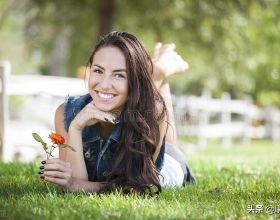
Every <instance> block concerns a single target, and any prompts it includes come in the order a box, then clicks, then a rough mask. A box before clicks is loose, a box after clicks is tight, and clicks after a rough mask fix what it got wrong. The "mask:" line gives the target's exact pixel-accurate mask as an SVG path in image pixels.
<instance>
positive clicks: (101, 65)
mask: <svg viewBox="0 0 280 220" xmlns="http://www.w3.org/2000/svg"><path fill="white" fill-rule="evenodd" d="M88 87H89V93H90V95H91V97H92V99H93V101H94V104H95V106H96V107H97V108H98V109H100V110H101V111H105V112H111V111H113V110H115V111H116V110H118V111H122V110H123V107H124V105H125V103H126V101H127V98H128V79H127V70H126V61H125V57H124V55H123V53H122V51H121V50H120V49H118V48H117V47H113V46H108V47H103V48H101V49H99V50H98V51H97V52H96V53H95V55H94V57H93V60H92V66H91V71H90V76H89V82H88Z"/></svg>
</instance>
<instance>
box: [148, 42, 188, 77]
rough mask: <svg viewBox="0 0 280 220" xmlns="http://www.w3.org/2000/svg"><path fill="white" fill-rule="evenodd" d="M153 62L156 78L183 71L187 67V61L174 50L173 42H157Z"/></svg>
mask: <svg viewBox="0 0 280 220" xmlns="http://www.w3.org/2000/svg"><path fill="white" fill-rule="evenodd" d="M153 64H154V67H155V71H154V77H155V79H156V80H158V79H164V78H166V77H168V76H170V75H172V74H174V73H178V72H183V71H185V70H186V69H188V67H189V65H188V63H187V62H186V61H184V60H183V58H182V57H181V56H180V55H179V54H178V53H177V52H176V51H175V44H164V45H162V44H161V43H157V44H156V46H155V49H154V55H153Z"/></svg>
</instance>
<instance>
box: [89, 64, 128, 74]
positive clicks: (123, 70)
mask: <svg viewBox="0 0 280 220" xmlns="http://www.w3.org/2000/svg"><path fill="white" fill-rule="evenodd" d="M93 66H97V67H98V68H100V69H102V70H105V69H104V67H102V66H100V65H98V64H93ZM113 72H126V69H115V70H113Z"/></svg>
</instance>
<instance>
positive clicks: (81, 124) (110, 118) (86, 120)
mask: <svg viewBox="0 0 280 220" xmlns="http://www.w3.org/2000/svg"><path fill="white" fill-rule="evenodd" d="M100 121H105V122H111V123H113V124H115V116H114V115H113V114H111V113H108V112H103V111H100V110H99V109H98V108H96V106H95V105H94V103H93V101H91V102H90V103H89V104H87V105H86V106H85V107H84V108H83V109H82V110H81V111H80V112H79V113H78V114H77V115H76V117H75V118H74V120H73V121H72V122H71V124H70V128H71V129H72V128H74V129H75V130H78V131H82V130H83V129H84V128H85V127H86V126H90V125H93V124H96V123H97V122H100ZM70 128H69V129H70Z"/></svg>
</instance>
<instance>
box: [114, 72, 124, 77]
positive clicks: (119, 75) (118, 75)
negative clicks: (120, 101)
mask: <svg viewBox="0 0 280 220" xmlns="http://www.w3.org/2000/svg"><path fill="white" fill-rule="evenodd" d="M115 77H117V78H124V75H122V74H119V73H117V74H115Z"/></svg>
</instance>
